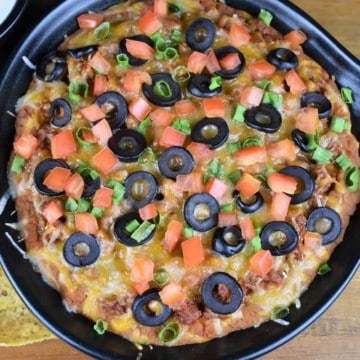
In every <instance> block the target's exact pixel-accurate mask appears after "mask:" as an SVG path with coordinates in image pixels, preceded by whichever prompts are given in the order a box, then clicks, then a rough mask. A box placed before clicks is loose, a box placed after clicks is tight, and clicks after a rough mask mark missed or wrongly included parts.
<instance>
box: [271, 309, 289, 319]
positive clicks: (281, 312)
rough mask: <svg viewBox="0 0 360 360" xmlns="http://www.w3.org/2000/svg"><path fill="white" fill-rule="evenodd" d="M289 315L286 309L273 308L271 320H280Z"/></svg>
mask: <svg viewBox="0 0 360 360" xmlns="http://www.w3.org/2000/svg"><path fill="white" fill-rule="evenodd" d="M289 313H290V310H289V308H288V307H281V306H275V307H274V308H273V309H272V310H271V317H270V318H271V320H276V319H282V318H284V317H286V316H288V315H289Z"/></svg>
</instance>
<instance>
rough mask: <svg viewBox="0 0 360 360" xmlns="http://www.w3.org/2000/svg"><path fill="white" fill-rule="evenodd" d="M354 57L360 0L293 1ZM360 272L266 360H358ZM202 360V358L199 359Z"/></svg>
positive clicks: (0, 355)
mask: <svg viewBox="0 0 360 360" xmlns="http://www.w3.org/2000/svg"><path fill="white" fill-rule="evenodd" d="M293 2H294V3H295V4H296V5H298V6H299V7H301V8H302V9H303V10H305V11H306V12H307V13H308V14H310V15H311V16H312V17H313V18H314V19H315V20H317V21H318V22H319V23H320V24H321V25H322V26H323V27H324V28H325V29H327V30H328V31H329V32H330V33H331V34H332V35H333V36H334V37H335V38H336V39H337V40H338V41H339V42H340V43H342V44H343V45H344V46H345V47H346V48H347V49H348V50H349V51H351V52H352V53H353V54H354V55H355V56H357V57H360V26H359V25H358V21H359V19H358V18H359V15H358V14H359V11H360V1H359V0H347V1H346V2H345V1H337V0H313V1H311V0H294V1H293ZM359 289H360V274H359V273H358V274H357V275H356V276H355V277H354V278H353V280H352V281H351V283H350V285H349V286H348V287H347V288H346V290H345V291H344V292H343V294H342V295H341V296H340V297H339V299H338V300H337V301H336V302H335V304H333V305H332V306H331V308H330V309H329V310H328V311H327V312H326V313H325V314H324V315H323V316H322V317H321V318H320V319H318V320H317V321H316V322H315V323H314V324H312V325H311V326H310V327H309V328H308V329H307V330H305V331H304V332H303V333H302V334H300V335H298V336H297V337H296V338H294V339H293V340H291V341H290V342H288V343H287V344H285V345H284V346H282V347H281V348H279V349H277V350H274V351H273V352H271V353H270V354H267V355H265V356H264V357H262V359H263V360H273V359H274V360H275V359H276V360H281V359H286V360H288V359H295V360H297V359H299V360H300V359H301V360H306V359H311V360H313V359H319V360H320V359H326V360H332V359H333V360H335V359H336V360H342V359H343V360H355V359H359V358H360V341H359V339H360V315H359V314H360V302H359ZM0 359H1V360H2V359H4V360H5V359H12V360H24V359H36V360H48V359H52V360H58V359H67V360H72V359H74V360H75V359H76V360H85V359H90V358H89V357H88V356H86V355H84V354H81V353H80V352H78V351H77V350H75V349H73V348H72V347H70V346H69V345H67V344H65V343H64V342H62V341H61V340H50V341H45V342H42V343H38V344H33V345H28V346H22V347H15V348H1V349H0ZM199 360H201V359H199Z"/></svg>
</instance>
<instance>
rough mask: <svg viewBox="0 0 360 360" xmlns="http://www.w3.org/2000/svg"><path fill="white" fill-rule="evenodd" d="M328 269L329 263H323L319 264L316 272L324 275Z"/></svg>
mask: <svg viewBox="0 0 360 360" xmlns="http://www.w3.org/2000/svg"><path fill="white" fill-rule="evenodd" d="M330 271H331V267H330V266H329V264H328V263H323V264H321V265H320V266H319V268H318V271H317V273H318V275H325V274H327V273H328V272H330Z"/></svg>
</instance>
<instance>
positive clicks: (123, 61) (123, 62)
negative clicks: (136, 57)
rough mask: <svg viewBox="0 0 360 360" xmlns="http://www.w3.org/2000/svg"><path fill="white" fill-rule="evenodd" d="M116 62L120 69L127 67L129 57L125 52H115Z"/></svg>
mask: <svg viewBox="0 0 360 360" xmlns="http://www.w3.org/2000/svg"><path fill="white" fill-rule="evenodd" d="M116 62H117V63H118V65H120V67H121V68H122V69H125V70H126V69H127V68H128V67H129V57H128V56H127V55H126V54H117V55H116Z"/></svg>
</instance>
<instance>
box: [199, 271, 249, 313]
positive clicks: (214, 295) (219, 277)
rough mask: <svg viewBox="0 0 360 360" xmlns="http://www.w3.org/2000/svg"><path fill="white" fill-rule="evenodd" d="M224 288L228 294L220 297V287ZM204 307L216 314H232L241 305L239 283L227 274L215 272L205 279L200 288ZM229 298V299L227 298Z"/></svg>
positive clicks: (241, 292) (241, 294) (241, 298)
mask: <svg viewBox="0 0 360 360" xmlns="http://www.w3.org/2000/svg"><path fill="white" fill-rule="evenodd" d="M221 285H222V286H226V288H227V290H228V291H227V292H228V293H229V294H225V296H224V295H222V294H221V291H219V288H220V286H221ZM201 296H202V298H203V301H204V303H205V305H206V306H207V307H208V308H209V309H210V310H211V311H213V312H214V313H216V314H222V315H227V314H232V313H233V312H234V311H236V310H237V309H238V308H239V306H240V305H241V303H242V300H243V291H242V289H241V286H240V285H239V283H238V282H237V281H236V280H235V279H234V278H233V277H232V276H230V275H229V274H227V273H224V272H216V273H214V274H212V275H210V276H209V277H208V278H206V279H205V281H204V282H203V284H202V286H201ZM228 297H230V298H228Z"/></svg>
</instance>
